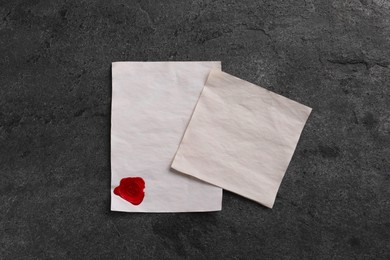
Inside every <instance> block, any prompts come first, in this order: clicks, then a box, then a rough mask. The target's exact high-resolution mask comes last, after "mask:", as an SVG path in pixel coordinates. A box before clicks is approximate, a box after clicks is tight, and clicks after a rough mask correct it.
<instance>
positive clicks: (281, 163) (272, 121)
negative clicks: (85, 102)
mask: <svg viewBox="0 0 390 260" xmlns="http://www.w3.org/2000/svg"><path fill="white" fill-rule="evenodd" d="M310 112H311V108H309V107H307V106H304V105H302V104H299V103H297V102H295V101H292V100H290V99H287V98H285V97H283V96H280V95H278V94H275V93H273V92H270V91H268V90H266V89H264V88H261V87H259V86H256V85H254V84H251V83H249V82H247V81H244V80H241V79H239V78H236V77H234V76H231V75H229V74H227V73H224V72H221V71H217V70H213V71H212V72H211V73H210V75H209V77H208V80H207V82H206V85H205V87H204V89H203V91H202V94H201V96H200V98H199V100H198V103H197V105H196V108H195V111H194V114H193V116H192V118H191V121H190V123H189V125H188V127H187V129H186V132H185V135H184V137H183V140H182V142H181V144H180V147H179V149H178V151H177V153H176V156H175V158H174V160H173V163H172V168H173V169H176V170H178V171H180V172H182V173H185V174H188V175H191V176H194V177H196V178H198V179H200V180H204V181H206V182H209V183H212V184H214V185H217V186H219V187H221V188H223V189H226V190H229V191H232V192H234V193H237V194H239V195H242V196H244V197H246V198H249V199H252V200H254V201H257V202H259V203H261V204H263V205H264V206H266V207H269V208H272V207H273V205H274V202H275V198H276V194H277V192H278V189H279V186H280V184H281V181H282V178H283V176H284V174H285V172H286V170H287V167H288V165H289V162H290V160H291V158H292V155H293V153H294V150H295V147H296V145H297V143H298V140H299V137H300V134H301V132H302V129H303V127H304V125H305V122H306V120H307V118H308V116H309V114H310Z"/></svg>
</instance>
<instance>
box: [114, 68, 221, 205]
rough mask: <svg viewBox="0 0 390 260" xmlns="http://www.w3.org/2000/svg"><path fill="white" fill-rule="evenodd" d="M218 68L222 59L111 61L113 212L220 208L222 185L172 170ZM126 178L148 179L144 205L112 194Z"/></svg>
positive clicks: (146, 180)
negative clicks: (211, 77)
mask: <svg viewBox="0 0 390 260" xmlns="http://www.w3.org/2000/svg"><path fill="white" fill-rule="evenodd" d="M220 68H221V63H220V62H113V63H112V117H111V170H112V178H111V210H113V211H126V212H196V211H218V210H221V203H222V189H221V188H219V187H216V186H214V185H210V184H208V183H205V182H203V181H200V180H198V179H196V178H193V177H190V176H187V175H183V174H180V173H177V172H175V171H174V170H172V169H171V168H170V165H171V163H172V159H173V157H174V155H175V153H176V151H177V148H178V146H179V144H180V140H181V139H182V137H183V134H184V131H185V129H186V127H187V124H188V122H189V119H190V118H191V115H192V112H193V110H194V107H195V105H196V102H197V100H198V98H199V96H200V93H201V92H202V89H203V87H204V84H205V82H206V79H207V76H208V75H209V73H210V71H211V70H212V69H217V70H220ZM125 177H141V178H143V179H144V181H145V197H144V199H143V201H142V203H141V204H139V205H137V206H136V205H133V204H131V203H129V202H128V201H126V200H124V199H122V198H121V197H119V196H117V195H115V194H114V193H113V190H114V189H115V187H117V186H118V185H119V182H120V180H121V179H122V178H125Z"/></svg>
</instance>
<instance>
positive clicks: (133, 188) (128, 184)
mask: <svg viewBox="0 0 390 260" xmlns="http://www.w3.org/2000/svg"><path fill="white" fill-rule="evenodd" d="M144 189H145V181H144V180H143V179H142V178H140V177H128V178H123V179H122V180H121V182H120V184H119V186H118V187H116V188H115V189H114V193H115V195H118V196H120V197H121V198H122V199H124V200H127V201H128V202H130V203H131V204H134V205H139V204H141V202H142V201H143V199H144V197H145V192H144Z"/></svg>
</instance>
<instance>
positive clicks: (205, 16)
mask: <svg viewBox="0 0 390 260" xmlns="http://www.w3.org/2000/svg"><path fill="white" fill-rule="evenodd" d="M0 3H1V4H0V84H1V86H0V174H1V182H0V192H1V193H0V209H1V210H0V258H1V259H49V258H53V259H100V258H101V259H130V258H132V259H138V258H140V259H145V258H155V259H159V258H163V259H164V258H189V259H193V258H196V259H202V258H204V259H212V258H217V259H389V258H390V171H389V168H390V162H389V159H390V139H389V138H390V137H389V136H390V2H389V0H360V1H359V0H349V1H341V0H330V1H316V0H305V1H291V0H289V1H287V0H272V1H271V0H270V1H266V0H262V1H256V0H243V1H233V0H230V1H228V0H226V1H224V0H220V1H207V0H205V1H200V0H195V1H179V0H175V1H159V2H153V1H149V0H145V1H139V2H136V1H126V0H111V1H59V0H29V1H27V0H13V1H5V0H1V1H0ZM119 60H130V61H157V60H159V61H160V60H161V61H165V60H221V61H222V62H223V69H224V70H225V71H226V72H228V73H231V74H233V75H236V76H238V77H241V78H243V79H245V80H248V81H250V82H252V83H255V84H259V85H262V86H263V87H265V88H267V89H269V90H272V91H275V92H276V93H279V94H282V95H284V96H287V97H289V98H291V99H294V100H297V101H299V102H302V103H304V104H307V105H309V106H311V107H313V109H314V110H313V113H312V115H311V116H310V118H309V121H308V123H307V125H306V127H305V129H304V132H303V134H302V137H301V140H300V142H299V144H298V147H297V150H296V153H295V155H294V157H293V160H292V162H291V164H290V166H289V169H288V171H287V173H286V177H285V179H284V180H283V183H282V185H281V188H280V191H279V194H278V197H277V201H276V203H275V207H274V209H273V210H269V209H267V208H265V207H263V206H261V205H258V204H256V203H254V202H251V201H249V200H246V199H244V198H241V197H239V196H237V195H234V194H232V193H229V192H224V199H223V211H221V212H217V213H204V214H126V213H117V212H110V209H109V203H110V193H109V188H110V157H109V153H110V142H109V140H110V139H109V137H110V102H111V77H110V66H111V64H110V63H111V62H112V61H119Z"/></svg>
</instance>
